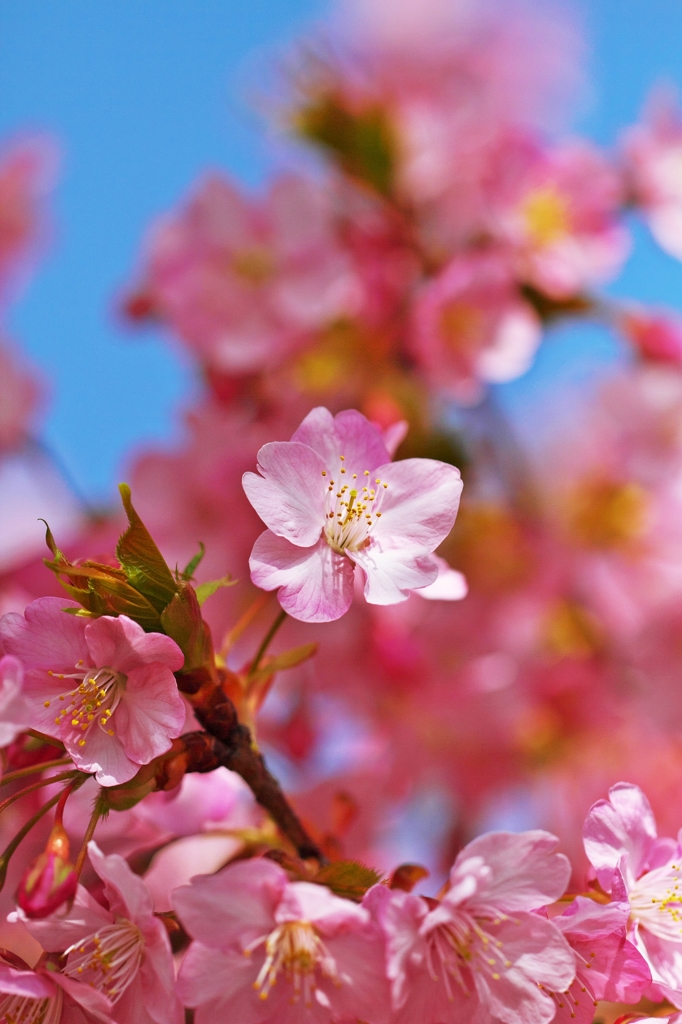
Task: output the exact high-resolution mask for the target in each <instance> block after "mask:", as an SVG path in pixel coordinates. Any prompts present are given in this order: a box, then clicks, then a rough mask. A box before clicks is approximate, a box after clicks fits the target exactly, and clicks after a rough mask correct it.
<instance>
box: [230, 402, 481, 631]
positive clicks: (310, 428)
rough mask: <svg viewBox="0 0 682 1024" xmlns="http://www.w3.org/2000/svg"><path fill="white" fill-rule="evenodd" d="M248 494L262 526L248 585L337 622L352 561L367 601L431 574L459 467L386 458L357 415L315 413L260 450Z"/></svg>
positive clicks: (382, 599) (397, 597)
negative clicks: (288, 436)
mask: <svg viewBox="0 0 682 1024" xmlns="http://www.w3.org/2000/svg"><path fill="white" fill-rule="evenodd" d="M258 469H259V471H260V475H258V474H256V473H245V474H244V477H243V483H244V490H245V491H246V495H247V497H248V499H249V501H250V502H251V504H252V505H253V507H254V508H255V509H256V511H257V512H258V514H259V516H260V517H261V519H262V520H263V521H264V522H265V524H266V525H267V526H268V527H269V529H268V530H266V531H265V533H263V534H261V536H260V537H259V538H258V540H257V541H256V543H255V545H254V548H253V552H252V554H251V560H250V567H251V578H252V580H253V582H254V583H255V584H256V585H257V586H259V587H262V588H263V589H264V590H276V589H279V601H280V604H281V605H282V608H284V610H285V611H287V612H288V613H289V614H290V615H292V616H293V617H294V618H296V619H302V620H303V621H306V622H329V621H331V620H332V619H338V618H340V617H341V616H342V615H343V614H344V613H345V612H346V611H347V610H348V608H349V606H350V604H351V601H352V598H353V573H354V569H355V567H356V566H358V567H359V568H360V569H362V571H363V573H364V576H365V588H364V594H365V599H366V600H367V601H368V602H369V603H370V604H396V603H397V602H399V601H404V600H406V599H407V597H409V594H410V592H411V591H412V590H415V589H419V588H421V587H427V586H429V584H431V583H434V582H435V581H436V579H437V578H438V572H439V570H438V565H437V563H436V562H435V561H434V559H433V557H432V552H433V551H434V549H435V548H436V547H437V546H438V545H439V544H440V543H441V541H442V540H444V538H445V537H447V535H448V533H449V532H450V530H451V529H452V526H453V523H454V521H455V516H456V514H457V508H458V504H459V496H460V493H461V490H462V482H461V480H460V475H459V471H458V470H456V469H455V468H454V467H453V466H449V465H446V464H445V463H443V462H436V461H434V460H432V459H405V460H404V461H402V462H395V463H393V464H390V458H389V455H388V452H387V451H386V447H385V445H384V442H383V440H382V439H381V435H380V434H379V432H378V431H377V430H376V428H375V427H373V426H372V425H371V423H370V422H369V421H368V420H367V419H365V417H364V416H362V415H361V414H360V413H358V412H356V411H355V410H352V409H349V410H347V411H346V412H341V413H339V414H338V415H337V416H335V417H334V416H332V415H331V413H330V412H329V411H328V410H327V409H324V408H321V407H319V408H317V409H313V410H312V412H310V413H309V414H308V415H307V416H306V418H305V419H304V420H303V423H302V424H301V425H300V427H299V428H298V430H297V431H296V432H295V433H294V435H293V437H292V439H291V441H283V442H272V443H270V444H266V445H264V446H263V447H262V448H261V449H260V451H259V452H258Z"/></svg>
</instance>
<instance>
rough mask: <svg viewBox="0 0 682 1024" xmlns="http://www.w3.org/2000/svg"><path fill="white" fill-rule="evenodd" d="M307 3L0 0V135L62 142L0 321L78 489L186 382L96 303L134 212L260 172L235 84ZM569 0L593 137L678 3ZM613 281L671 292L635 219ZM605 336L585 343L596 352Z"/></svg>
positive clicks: (172, 405) (663, 59) (257, 140)
mask: <svg viewBox="0 0 682 1024" xmlns="http://www.w3.org/2000/svg"><path fill="white" fill-rule="evenodd" d="M325 6H326V5H325V4H324V3H323V0H249V3H248V4H246V3H241V2H240V3H237V2H236V0H201V3H190V2H189V0H96V2H93V0H60V2H59V3H46V2H45V0H3V2H2V4H0V136H7V135H8V134H10V133H12V132H13V131H15V130H18V129H26V128H38V129H42V130H47V131H49V132H50V133H51V134H52V135H54V136H55V137H56V138H57V139H58V140H59V142H60V145H61V148H62V152H63V167H62V175H61V180H60V186H59V189H58V192H57V197H56V206H57V221H58V231H57V239H56V244H55V245H54V247H53V250H52V252H51V254H50V256H49V257H48V259H47V260H46V261H45V263H44V264H43V265H42V267H41V268H40V271H39V273H38V275H37V276H36V278H35V280H34V281H33V283H32V285H31V287H30V289H29V291H28V292H27V294H26V296H25V297H24V298H23V300H22V301H21V302H20V303H19V304H18V305H17V307H16V309H15V311H14V313H13V317H12V327H13V330H14V333H15V334H16V336H17V337H18V338H19V340H20V341H21V342H22V343H23V344H24V345H25V347H26V349H27V350H28V352H29V353H30V354H31V356H32V357H33V359H34V360H35V361H36V362H37V363H38V364H39V365H41V366H42V367H43V368H44V370H45V371H46V373H47V375H48V377H49V378H50V379H51V380H52V382H53V396H52V402H51V405H50V410H49V414H48V418H47V421H46V431H45V432H46V438H47V441H48V444H49V445H50V446H51V448H52V449H53V451H54V452H55V453H56V455H57V456H58V458H59V460H60V461H61V462H62V463H63V465H64V466H65V467H66V469H67V471H68V473H69V475H70V476H71V478H72V479H73V481H74V483H75V485H76V486H77V488H78V489H79V490H80V491H81V492H82V493H83V494H84V495H85V496H87V497H88V499H89V500H91V501H101V500H105V499H107V498H108V497H109V496H110V495H111V493H112V490H113V484H114V483H115V482H116V480H117V479H118V478H119V475H120V473H121V467H122V464H123V461H124V457H125V456H126V455H127V454H128V453H129V452H130V450H131V448H134V447H135V446H136V445H142V444H144V443H149V442H150V441H152V440H153V439H164V438H168V436H169V434H170V432H171V430H172V429H173V423H174V418H173V411H174V410H175V409H177V407H178V405H179V403H180V401H181V399H182V396H183V395H184V394H185V393H186V390H187V386H188V384H187V375H186V370H185V368H183V366H182V363H181V360H180V359H179V358H178V357H177V356H172V357H171V356H170V355H169V350H168V348H167V346H166V345H165V344H163V343H162V342H161V341H160V340H159V339H155V338H154V337H150V336H148V335H145V336H143V337H138V336H136V335H127V334H126V333H125V332H123V331H122V330H121V329H120V326H118V325H117V324H116V323H115V321H114V318H113V317H112V315H111V302H112V296H113V295H114V294H115V293H116V290H117V289H118V288H119V287H120V286H121V285H122V284H124V283H125V281H126V279H127V278H128V277H129V275H130V271H131V269H132V268H133V266H134V263H135V257H136V253H137V250H138V246H139V241H140V238H141V236H142V234H143V231H144V229H145V226H146V225H147V224H148V222H149V220H150V219H151V218H152V217H153V216H154V215H155V214H157V213H159V212H160V211H162V210H164V209H165V208H167V207H168V206H170V205H172V204H173V203H174V202H175V201H176V200H177V199H178V197H179V196H180V195H181V194H182V193H183V192H184V191H185V190H186V188H187V186H188V185H189V183H190V182H191V181H192V180H193V178H194V177H195V176H196V174H197V173H198V172H199V171H200V170H201V169H202V168H204V167H205V166H206V165H220V166H222V167H225V168H227V169H229V170H230V171H231V172H232V173H233V174H235V175H236V176H237V177H239V178H240V179H241V180H242V181H245V182H247V183H250V184H253V185H255V184H257V183H258V182H259V181H260V180H262V178H263V176H264V175H265V174H266V173H267V169H268V167H269V166H271V163H272V160H273V153H272V148H271V144H269V143H268V142H267V140H266V139H265V137H264V135H263V132H262V130H261V126H260V124H259V122H258V119H257V118H256V117H255V116H254V115H253V114H252V113H251V112H250V109H249V106H248V103H247V102H246V101H245V100H244V99H243V98H240V89H239V84H238V83H239V81H243V80H244V78H245V77H246V78H247V79H248V78H249V75H248V73H247V72H245V67H246V69H247V70H248V67H249V66H250V65H252V64H253V61H254V59H256V58H254V57H253V52H254V50H256V52H258V51H261V52H262V51H263V50H264V49H267V48H269V47H272V46H273V45H275V44H280V43H281V44H286V42H287V41H289V40H291V39H292V38H295V37H296V36H297V35H298V34H299V33H300V31H301V29H302V28H303V27H304V26H305V25H307V24H309V23H310V21H311V20H313V19H315V18H318V17H319V16H320V15H321V14H322V13H323V11H324V9H325ZM579 9H580V10H581V11H582V15H583V18H584V22H585V25H586V28H587V32H588V37H589V38H590V40H591V57H590V65H589V70H590V77H591V96H590V99H589V101H588V103H587V105H586V106H585V107H584V109H583V112H582V114H581V116H580V118H579V120H578V123H577V127H578V128H579V129H580V130H581V131H584V132H586V133H587V134H589V135H591V136H592V137H593V138H595V139H597V140H598V141H600V142H603V143H610V142H612V141H613V140H614V138H615V137H616V134H617V132H618V129H619V128H620V127H621V126H622V125H624V124H627V123H628V122H631V121H632V120H634V118H635V117H636V115H637V112H638V111H639V109H640V106H641V103H642V100H643V98H644V96H645V95H646V93H647V91H648V89H649V88H650V86H651V85H652V84H653V83H654V82H655V81H657V80H659V79H660V78H661V77H663V78H667V79H668V80H669V81H673V82H677V84H678V86H679V87H680V88H681V90H682V4H680V3H679V0H582V3H580V5H579ZM617 290H618V291H619V292H623V293H626V294H627V293H630V294H634V295H637V296H639V297H641V298H644V299H647V300H651V301H658V302H665V303H668V304H671V305H678V306H682V266H681V265H679V264H677V263H675V262H673V261H672V260H669V259H667V258H666V257H664V256H662V255H661V254H660V253H658V252H657V251H656V250H655V249H654V247H653V245H651V243H650V242H649V241H648V239H647V238H646V235H645V234H644V233H641V238H639V239H638V249H637V253H636V256H635V257H634V258H633V260H631V262H630V264H629V265H628V267H627V269H626V271H625V273H624V274H623V276H622V278H621V279H620V281H619V283H618V285H617ZM600 344H601V346H602V349H601V350H600V349H599V345H600ZM608 345H609V343H608V341H604V339H601V341H597V344H596V349H595V352H596V353H597V355H599V354H600V352H602V354H603V353H606V352H607V351H608ZM574 351H575V348H574V342H573V341H572V339H571V337H570V336H565V337H562V338H560V339H558V341H557V343H556V344H555V345H554V346H553V347H551V348H548V349H547V354H546V355H544V356H543V361H542V364H541V367H540V371H539V374H540V377H541V376H542V374H543V373H544V374H545V375H550V376H551V375H554V376H556V375H557V374H559V375H561V374H562V372H563V371H564V369H566V371H567V372H568V371H569V370H570V372H575V360H574V356H573V353H574ZM590 358H591V357H588V356H585V358H584V360H583V362H584V365H583V370H584V369H585V367H586V366H588V365H589V361H590ZM585 360H586V361H585ZM569 364H570V366H569ZM578 369H580V367H578ZM535 379H537V375H536V378H533V379H530V380H529V381H528V382H527V383H524V384H522V385H521V387H520V390H519V392H518V394H519V396H521V395H522V394H524V393H526V391H525V390H524V389H526V390H527V389H528V388H529V387H533V386H535V383H534V380H535Z"/></svg>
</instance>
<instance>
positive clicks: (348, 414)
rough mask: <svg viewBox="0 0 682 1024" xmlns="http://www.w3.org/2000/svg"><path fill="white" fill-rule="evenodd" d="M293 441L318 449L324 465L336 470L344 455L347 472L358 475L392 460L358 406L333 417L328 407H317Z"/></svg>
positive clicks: (377, 432)
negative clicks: (357, 408) (358, 409)
mask: <svg viewBox="0 0 682 1024" xmlns="http://www.w3.org/2000/svg"><path fill="white" fill-rule="evenodd" d="M291 440H292V441H300V442H301V443H302V444H305V445H308V447H309V448H312V449H313V450H314V451H316V452H318V454H319V455H320V456H321V457H322V459H323V461H324V463H325V468H327V469H328V470H329V471H331V472H333V473H336V472H337V471H338V470H339V469H340V468H341V465H342V463H341V460H340V457H341V455H343V456H344V463H343V465H344V466H345V469H346V471H347V473H358V475H360V474H362V473H364V471H365V470H366V469H369V470H370V472H372V471H373V470H374V469H376V467H377V466H383V465H384V463H386V462H390V455H389V454H388V451H387V449H386V445H385V444H384V441H383V438H382V436H381V434H380V432H379V431H378V430H377V428H376V427H375V426H374V425H373V424H372V423H370V421H369V420H368V419H367V418H366V417H365V416H363V415H362V413H359V412H357V411H356V410H355V409H346V410H345V411H344V412H340V413H338V414H337V415H336V416H332V414H331V413H330V412H329V410H328V409H325V408H324V407H323V406H318V407H317V408H316V409H312V410H311V411H310V412H309V413H308V415H307V416H306V418H305V419H304V420H303V423H301V425H300V427H299V428H298V430H297V431H296V433H295V434H294V435H293V437H292V438H291Z"/></svg>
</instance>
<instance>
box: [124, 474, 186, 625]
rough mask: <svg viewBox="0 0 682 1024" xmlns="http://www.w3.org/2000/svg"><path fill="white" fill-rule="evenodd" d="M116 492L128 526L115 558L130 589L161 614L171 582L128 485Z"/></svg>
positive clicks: (169, 596) (168, 599) (170, 593)
mask: <svg viewBox="0 0 682 1024" xmlns="http://www.w3.org/2000/svg"><path fill="white" fill-rule="evenodd" d="M119 491H120V493H121V500H122V502H123V507H124V509H125V512H126V516H127V517H128V523H129V524H130V525H129V526H128V529H127V530H126V531H125V533H124V534H122V535H121V537H120V538H119V541H118V544H117V545H116V557H117V558H118V560H119V562H120V563H121V568H122V569H123V572H124V573H125V575H126V578H127V580H128V582H129V583H130V585H131V587H133V588H134V589H135V590H136V591H138V592H139V593H140V594H143V595H144V597H145V598H147V600H148V602H149V604H151V605H153V607H154V608H156V610H157V611H158V612H162V611H163V609H164V608H165V607H166V605H168V604H169V603H170V602H171V601H172V600H173V597H174V595H175V590H176V582H175V579H174V578H173V574H172V572H171V571H170V569H169V568H168V566H167V565H166V562H165V559H164V557H163V555H162V554H161V552H160V551H159V549H158V548H157V546H156V544H155V543H154V541H153V540H152V536H151V534H150V533H149V530H148V529H147V527H146V526H145V525H144V523H143V522H142V520H141V519H140V517H139V515H138V514H137V512H136V511H135V508H134V507H133V503H132V500H131V497H130V487H128V484H120V485H119ZM126 614H128V613H126ZM131 617H134V616H131ZM140 625H142V623H140Z"/></svg>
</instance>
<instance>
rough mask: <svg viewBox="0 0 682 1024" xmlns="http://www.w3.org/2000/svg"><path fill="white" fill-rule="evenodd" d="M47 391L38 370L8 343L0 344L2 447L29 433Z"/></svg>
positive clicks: (18, 441)
mask: <svg viewBox="0 0 682 1024" xmlns="http://www.w3.org/2000/svg"><path fill="white" fill-rule="evenodd" d="M42 395H43V388H42V382H41V381H40V379H39V378H38V376H37V375H36V373H35V372H33V371H32V370H31V369H29V368H28V367H27V366H26V365H25V363H24V361H23V360H22V359H21V358H20V357H19V356H18V355H17V354H16V353H15V352H14V351H13V350H12V349H11V348H9V347H8V346H7V345H0V451H2V449H5V448H15V447H17V446H18V445H19V444H20V443H21V442H22V441H23V440H25V438H26V437H27V436H28V434H29V431H30V428H31V425H32V420H33V417H34V415H35V413H36V410H37V408H38V407H39V405H40V400H41V398H42Z"/></svg>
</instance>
